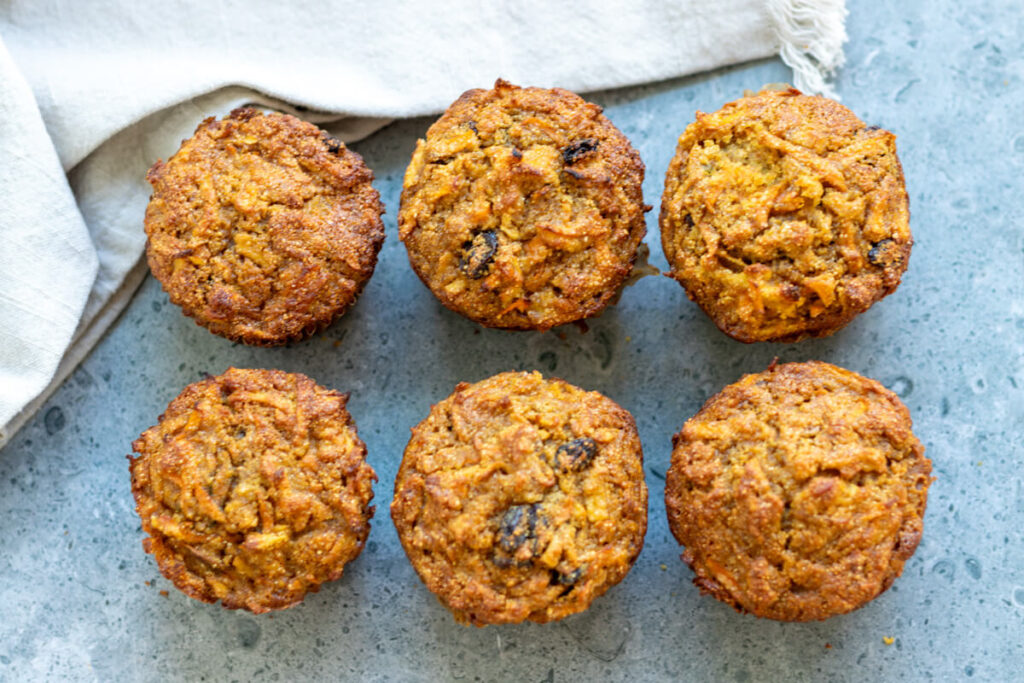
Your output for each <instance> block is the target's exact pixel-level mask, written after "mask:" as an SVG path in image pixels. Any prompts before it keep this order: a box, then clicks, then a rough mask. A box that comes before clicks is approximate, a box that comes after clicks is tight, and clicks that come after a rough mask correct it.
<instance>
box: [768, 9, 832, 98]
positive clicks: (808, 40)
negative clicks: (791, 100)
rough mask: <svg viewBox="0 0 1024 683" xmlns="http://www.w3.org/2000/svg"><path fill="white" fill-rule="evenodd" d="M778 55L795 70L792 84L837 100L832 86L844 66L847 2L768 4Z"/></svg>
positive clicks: (805, 90)
mask: <svg viewBox="0 0 1024 683" xmlns="http://www.w3.org/2000/svg"><path fill="white" fill-rule="evenodd" d="M767 3H768V13H769V14H770V15H771V17H772V21H773V23H774V24H775V34H776V36H778V39H779V43H780V47H779V55H780V56H781V57H782V61H784V62H785V63H786V64H788V65H789V66H790V67H791V68H792V69H793V84H794V85H795V86H796V87H797V88H798V89H800V90H802V91H804V92H808V93H816V94H821V95H825V96H826V97H831V98H833V99H836V100H838V99H839V96H838V95H837V94H836V91H835V90H834V89H833V87H832V84H831V83H829V80H828V79H829V78H830V77H831V76H832V75H833V74H834V73H835V71H836V69H838V68H839V67H840V66H842V65H843V62H844V61H845V56H844V55H843V43H845V42H846V40H847V37H846V14H847V12H846V2H845V0H767Z"/></svg>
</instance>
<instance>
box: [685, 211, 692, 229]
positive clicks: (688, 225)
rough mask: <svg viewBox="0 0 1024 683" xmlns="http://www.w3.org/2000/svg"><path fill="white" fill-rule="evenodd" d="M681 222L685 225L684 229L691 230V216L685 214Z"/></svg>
mask: <svg viewBox="0 0 1024 683" xmlns="http://www.w3.org/2000/svg"><path fill="white" fill-rule="evenodd" d="M683 222H684V223H686V227H688V228H692V227H693V216H691V215H690V214H686V215H685V216H683Z"/></svg>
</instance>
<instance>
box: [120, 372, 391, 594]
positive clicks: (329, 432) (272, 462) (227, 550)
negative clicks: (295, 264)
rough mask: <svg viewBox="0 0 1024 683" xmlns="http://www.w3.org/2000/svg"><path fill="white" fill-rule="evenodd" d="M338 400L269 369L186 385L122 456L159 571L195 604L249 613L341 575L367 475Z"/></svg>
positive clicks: (363, 520) (363, 516) (360, 530)
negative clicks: (126, 457) (132, 452)
mask: <svg viewBox="0 0 1024 683" xmlns="http://www.w3.org/2000/svg"><path fill="white" fill-rule="evenodd" d="M347 400H348V396H347V395H345V394H339V393H338V392H336V391H329V390H327V389H324V388H322V387H320V386H317V385H316V384H314V382H313V380H311V379H309V378H308V377H306V376H305V375H300V374H292V373H286V372H280V371H278V370H238V369H235V368H230V369H229V370H228V371H227V372H225V373H224V374H223V375H220V376H219V377H208V378H207V379H204V380H202V381H200V382H196V383H195V384H190V385H189V386H187V387H185V390H184V391H182V392H181V395H180V396H178V397H177V398H176V399H174V400H173V401H172V402H171V404H170V405H169V406H168V407H167V411H166V412H165V413H164V414H163V415H161V416H160V421H159V423H158V424H157V425H156V426H155V427H151V428H149V429H147V430H146V431H145V432H143V434H142V436H140V437H139V438H138V439H137V440H136V441H135V442H134V443H133V444H132V448H133V449H134V450H135V451H136V452H137V453H138V454H139V455H138V457H136V458H131V457H129V461H130V463H131V476H132V493H133V494H134V495H135V501H136V504H137V507H136V509H137V510H138V513H139V517H141V518H142V528H143V530H144V531H145V532H146V534H148V538H146V539H145V540H144V541H143V544H142V545H143V548H145V550H146V552H148V553H152V554H153V555H154V557H155V558H156V562H157V565H158V566H159V568H160V572H161V573H162V574H163V575H164V576H166V577H167V578H168V579H170V580H171V581H172V582H173V583H174V585H175V586H177V587H178V588H179V589H181V590H182V591H183V592H184V593H185V594H186V595H189V596H191V597H193V598H196V599H197V600H202V601H203V602H216V601H217V600H220V601H221V603H222V604H223V606H224V607H226V608H229V609H239V608H242V609H247V610H249V611H250V612H254V613H257V614H259V613H262V612H267V611H268V610H275V609H283V608H285V607H291V606H293V605H295V604H297V603H299V602H300V601H301V600H302V598H303V597H304V596H305V595H306V593H307V592H311V591H317V590H318V589H319V587H320V584H322V583H324V582H325V581H332V580H334V579H337V578H339V577H340V576H341V574H342V569H343V568H344V566H345V564H346V563H347V562H349V561H351V560H353V559H355V558H356V556H358V555H359V553H360V552H361V551H362V549H363V545H364V543H365V542H366V536H367V534H369V532H370V518H371V517H372V516H373V507H371V506H370V500H371V499H372V498H373V491H372V490H371V486H372V484H373V482H374V481H375V480H376V476H375V475H374V472H373V469H372V468H371V467H370V466H369V465H368V464H367V463H366V446H365V445H364V444H363V442H362V441H360V439H359V437H358V435H357V434H356V428H355V425H354V424H353V423H352V418H351V417H350V416H349V414H348V411H347V410H346V409H345V403H346V401H347Z"/></svg>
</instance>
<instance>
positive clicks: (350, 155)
mask: <svg viewBox="0 0 1024 683" xmlns="http://www.w3.org/2000/svg"><path fill="white" fill-rule="evenodd" d="M146 178H147V180H148V181H149V182H150V184H152V186H153V195H152V197H151V198H150V202H149V206H148V207H147V208H146V220H145V227H146V236H147V237H148V239H147V241H146V258H147V260H148V261H149V267H150V269H151V270H152V271H153V275H154V276H156V278H157V279H158V280H160V283H161V284H162V285H163V287H164V290H166V291H167V293H168V295H169V297H170V300H171V302H172V303H174V304H176V305H178V306H181V309H182V311H183V312H184V313H185V314H186V315H188V316H190V317H192V318H193V319H195V321H196V322H197V323H198V324H200V325H202V326H203V327H206V328H207V329H209V330H210V331H211V332H213V333H215V334H218V335H220V336H222V337H227V338H228V339H231V340H234V341H241V342H244V343H246V344H255V345H261V346H267V345H274V344H284V343H286V342H289V341H295V340H298V339H302V338H304V337H306V336H309V335H310V334H313V333H314V332H317V331H318V330H320V329H322V328H324V327H326V326H327V325H329V324H330V323H331V322H332V321H333V320H334V319H335V318H336V317H337V316H338V315H340V314H341V313H342V312H343V311H344V310H345V309H346V308H348V307H349V306H350V305H351V304H352V303H353V302H354V301H355V299H356V297H357V296H358V295H359V293H360V292H361V291H362V288H363V286H364V285H365V284H366V281H367V280H369V278H370V276H371V275H372V274H373V269H374V267H375V265H376V263H377V252H378V251H379V250H380V247H381V244H382V243H383V241H384V225H383V223H382V222H381V220H380V215H381V214H382V213H383V212H384V208H383V206H382V205H381V203H380V198H379V196H378V194H377V191H376V190H374V189H373V186H372V185H371V181H372V180H373V174H372V173H371V172H370V170H369V169H368V168H367V167H366V165H365V164H364V163H363V160H362V158H360V157H359V155H358V154H356V153H355V152H352V151H350V150H349V149H347V148H346V147H345V145H344V143H342V142H341V141H339V140H335V139H334V138H330V137H328V136H327V134H326V133H324V132H323V131H322V130H320V129H319V128H317V127H316V126H314V125H313V124H310V123H306V122H304V121H300V120H299V119H297V118H295V117H294V116H288V115H286V114H261V113H259V112H258V111H256V110H254V109H236V110H235V111H233V112H231V114H230V115H229V116H228V117H226V118H224V119H223V120H219V121H218V120H215V119H213V118H209V119H206V120H205V121H203V122H202V123H200V124H199V127H198V128H196V132H195V134H194V135H193V137H192V138H190V139H189V140H185V141H184V142H183V143H182V146H181V149H179V150H178V152H177V153H175V154H174V156H172V157H171V158H170V159H168V160H167V162H166V163H164V162H161V161H158V162H157V163H156V164H154V165H153V167H152V168H151V169H150V171H149V173H148V174H147V176H146Z"/></svg>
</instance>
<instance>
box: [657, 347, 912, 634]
mask: <svg viewBox="0 0 1024 683" xmlns="http://www.w3.org/2000/svg"><path fill="white" fill-rule="evenodd" d="M910 428H911V422H910V414H909V413H908V411H907V409H906V407H905V406H904V405H903V404H902V403H901V402H900V400H899V399H898V398H897V397H896V395H895V394H893V393H892V392H891V391H889V390H887V389H885V388H884V387H883V386H882V385H880V384H879V383H878V382H875V381H874V380H870V379H867V378H865V377H861V376H860V375H857V374H855V373H853V372H850V371H848V370H843V369H842V368H838V367H836V366H834V365H830V364H828V363H821V362H815V361H812V362H807V363H788V364H785V365H777V366H776V365H773V366H772V367H770V368H769V369H768V370H767V371H765V372H761V373H758V374H754V375H746V376H745V377H743V378H742V379H741V380H740V381H739V382H737V383H735V384H732V385H729V386H728V387H726V388H725V389H723V390H722V391H721V392H720V393H719V394H717V395H716V396H714V397H712V398H711V399H710V400H709V401H708V402H707V403H706V404H705V405H704V407H703V408H702V409H701V411H700V412H699V413H697V415H696V416H694V417H693V418H691V419H690V420H688V421H687V422H686V424H685V425H684V426H683V429H682V430H681V431H680V432H679V433H678V434H677V435H676V436H675V438H674V440H673V442H674V445H675V449H674V450H673V452H672V464H671V467H670V468H669V470H668V474H667V477H666V484H665V506H666V509H667V510H668V517H669V526H670V527H671V529H672V533H673V534H674V535H675V537H676V539H677V540H678V541H679V543H680V544H682V545H684V546H686V551H685V552H684V553H683V560H684V561H685V562H686V563H687V564H689V565H690V566H691V567H692V569H693V570H694V572H695V573H696V578H695V579H694V583H695V584H696V585H697V586H698V587H699V588H700V589H701V592H704V593H710V594H712V595H714V596H715V597H716V598H718V599H719V600H722V601H723V602H726V603H728V604H730V605H732V606H733V607H735V608H736V609H737V610H739V611H745V612H750V613H752V614H755V615H757V616H759V617H767V618H770V619H779V620H782V621H809V620H813V619H825V618H827V617H830V616H832V615H836V614H842V613H844V612H849V611H850V610H853V609H856V608H858V607H860V606H862V605H864V604H865V603H866V602H868V601H869V600H871V599H873V598H874V597H876V596H877V595H878V594H880V593H881V592H882V591H884V590H886V589H887V588H888V587H889V586H890V585H891V584H892V582H893V580H894V579H895V578H896V577H897V576H899V575H900V573H901V572H902V571H903V564H904V562H906V560H908V559H909V558H910V557H911V555H913V554H914V550H915V549H916V548H917V544H918V542H919V541H920V538H921V530H922V517H923V516H924V511H925V504H926V502H927V498H928V486H929V484H930V483H931V478H930V476H929V474H930V472H931V461H929V460H928V459H927V458H925V457H924V448H923V447H922V446H921V444H920V442H919V441H918V440H917V438H916V437H915V436H914V434H913V433H912V432H911V430H910Z"/></svg>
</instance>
